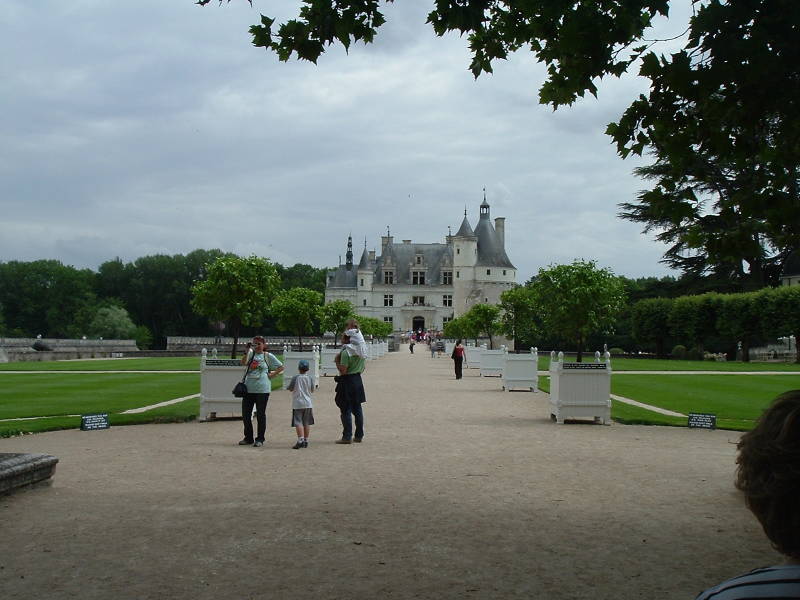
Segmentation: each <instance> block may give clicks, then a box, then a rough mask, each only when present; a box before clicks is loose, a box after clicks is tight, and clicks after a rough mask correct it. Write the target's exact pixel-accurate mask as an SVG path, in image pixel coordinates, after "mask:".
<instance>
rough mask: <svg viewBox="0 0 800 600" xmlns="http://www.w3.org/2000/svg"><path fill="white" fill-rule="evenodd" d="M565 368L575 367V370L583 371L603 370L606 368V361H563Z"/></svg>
mask: <svg viewBox="0 0 800 600" xmlns="http://www.w3.org/2000/svg"><path fill="white" fill-rule="evenodd" d="M563 367H564V368H565V369H576V370H583V371H594V370H597V371H601V370H602V371H605V370H606V363H577V362H565V363H564V364H563Z"/></svg>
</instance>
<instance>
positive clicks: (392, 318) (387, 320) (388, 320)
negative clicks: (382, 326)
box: [383, 317, 394, 323]
mask: <svg viewBox="0 0 800 600" xmlns="http://www.w3.org/2000/svg"><path fill="white" fill-rule="evenodd" d="M383 322H384V323H394V317H383Z"/></svg>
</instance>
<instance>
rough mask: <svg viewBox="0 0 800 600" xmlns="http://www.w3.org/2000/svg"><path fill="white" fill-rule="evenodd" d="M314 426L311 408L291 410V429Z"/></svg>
mask: <svg viewBox="0 0 800 600" xmlns="http://www.w3.org/2000/svg"><path fill="white" fill-rule="evenodd" d="M313 424H314V409H313V408H293V409H292V427H307V426H309V425H313Z"/></svg>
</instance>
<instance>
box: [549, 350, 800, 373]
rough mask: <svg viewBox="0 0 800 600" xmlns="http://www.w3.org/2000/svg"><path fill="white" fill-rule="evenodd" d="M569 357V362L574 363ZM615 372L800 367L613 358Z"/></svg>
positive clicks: (799, 369) (591, 358) (790, 369)
mask: <svg viewBox="0 0 800 600" xmlns="http://www.w3.org/2000/svg"><path fill="white" fill-rule="evenodd" d="M583 359H584V360H583V362H594V354H592V355H590V356H589V355H587V356H584V357H583ZM574 360H575V359H574V358H573V357H567V361H568V362H574ZM548 369H550V354H540V355H539V370H540V371H547V370H548ZM611 369H612V370H614V371H728V372H730V371H781V372H784V371H788V372H798V373H800V365H798V364H795V363H764V362H750V363H744V362H711V361H704V360H661V359H654V358H612V359H611Z"/></svg>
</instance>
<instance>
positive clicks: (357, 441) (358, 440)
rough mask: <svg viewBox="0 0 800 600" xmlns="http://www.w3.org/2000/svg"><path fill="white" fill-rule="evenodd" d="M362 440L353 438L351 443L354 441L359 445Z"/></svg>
mask: <svg viewBox="0 0 800 600" xmlns="http://www.w3.org/2000/svg"><path fill="white" fill-rule="evenodd" d="M362 439H363V438H353V441H354V442H355V443H356V444H360V443H361V440H362Z"/></svg>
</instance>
